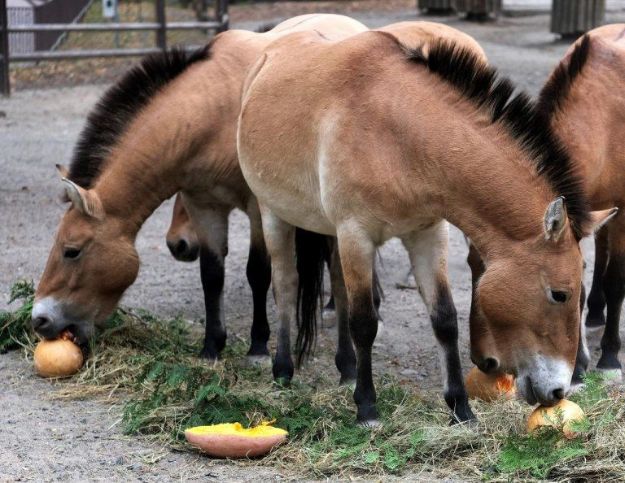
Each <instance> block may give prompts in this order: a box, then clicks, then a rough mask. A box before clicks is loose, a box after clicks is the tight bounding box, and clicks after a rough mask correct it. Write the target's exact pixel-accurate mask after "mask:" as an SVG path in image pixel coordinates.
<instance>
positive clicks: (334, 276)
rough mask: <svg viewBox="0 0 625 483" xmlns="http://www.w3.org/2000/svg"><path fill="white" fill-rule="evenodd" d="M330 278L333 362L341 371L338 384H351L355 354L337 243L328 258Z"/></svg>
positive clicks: (354, 367)
mask: <svg viewBox="0 0 625 483" xmlns="http://www.w3.org/2000/svg"><path fill="white" fill-rule="evenodd" d="M329 266H330V279H331V282H332V297H333V300H334V303H335V311H336V319H337V328H338V344H337V349H336V355H335V356H334V362H335V364H336V368H337V369H338V370H339V372H340V373H341V380H340V382H339V384H352V383H353V382H355V381H356V354H355V353H354V347H353V346H352V338H351V335H350V333H349V318H348V317H349V314H348V306H347V292H346V290H345V282H344V280H343V270H342V268H341V258H340V256H339V250H338V244H337V243H334V246H333V247H332V251H331V260H330V264H329Z"/></svg>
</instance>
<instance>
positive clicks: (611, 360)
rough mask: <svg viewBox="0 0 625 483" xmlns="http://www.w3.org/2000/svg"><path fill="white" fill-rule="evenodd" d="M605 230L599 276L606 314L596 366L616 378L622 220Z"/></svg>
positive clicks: (624, 282) (624, 244) (624, 264)
mask: <svg viewBox="0 0 625 483" xmlns="http://www.w3.org/2000/svg"><path fill="white" fill-rule="evenodd" d="M619 221H621V220H619ZM615 222H616V220H615ZM608 233H609V235H608V236H609V246H610V259H609V261H608V268H607V269H606V272H605V276H604V277H603V291H604V293H605V298H606V303H607V312H606V313H607V317H606V323H605V331H604V332H603V337H602V338H601V357H600V358H599V362H597V369H598V370H599V371H602V372H604V373H607V375H609V376H610V377H615V378H616V379H618V380H619V381H620V379H621V377H622V371H621V363H620V361H619V358H618V353H619V350H620V348H621V337H620V334H619V322H620V318H621V308H622V305H623V299H624V298H625V223H623V222H620V223H619V224H618V225H617V224H612V225H610V229H609V232H608Z"/></svg>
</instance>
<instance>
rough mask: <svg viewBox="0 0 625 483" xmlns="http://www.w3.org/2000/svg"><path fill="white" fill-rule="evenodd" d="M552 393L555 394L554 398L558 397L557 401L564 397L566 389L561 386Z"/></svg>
mask: <svg viewBox="0 0 625 483" xmlns="http://www.w3.org/2000/svg"><path fill="white" fill-rule="evenodd" d="M552 394H553V398H554V399H556V400H557V401H559V400H561V399H564V389H562V388H561V387H560V388H558V389H554V391H553V393H552Z"/></svg>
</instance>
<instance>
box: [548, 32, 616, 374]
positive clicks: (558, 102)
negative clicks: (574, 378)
mask: <svg viewBox="0 0 625 483" xmlns="http://www.w3.org/2000/svg"><path fill="white" fill-rule="evenodd" d="M624 76H625V24H614V25H606V26H603V27H599V28H597V29H595V30H592V31H590V32H589V33H588V34H587V35H585V36H584V37H582V38H581V39H579V40H578V41H577V42H576V43H575V44H574V45H573V46H571V48H570V49H569V51H568V52H567V54H566V55H565V57H564V59H563V60H562V61H561V62H560V64H559V65H558V66H557V67H556V68H555V70H554V71H553V72H552V74H551V76H550V77H549V79H548V80H547V83H546V84H545V86H544V87H543V89H542V91H541V93H540V97H539V105H540V106H541V108H542V110H543V111H544V112H545V114H546V115H547V116H549V118H550V119H551V126H552V129H553V131H554V132H555V133H556V135H557V136H558V137H559V138H560V140H561V141H562V143H563V144H564V145H565V146H566V147H567V150H568V151H569V153H570V156H571V160H572V161H573V164H574V166H575V168H576V170H577V171H578V173H579V175H580V177H581V179H582V181H583V183H584V189H585V190H586V192H587V193H588V200H589V202H590V205H591V207H592V208H593V209H604V208H607V207H610V206H616V207H619V208H622V207H625V136H623V133H622V131H623V126H624V125H625V91H624V90H623V89H622V86H623V78H624ZM623 298H625V219H624V218H623V216H622V215H621V216H617V217H616V218H615V219H614V220H613V221H612V222H610V224H608V225H606V226H604V227H603V228H602V229H601V230H600V231H598V233H597V236H596V249H595V272H594V275H593V284H592V289H591V291H590V295H589V296H588V317H587V319H586V325H587V326H588V327H597V326H599V327H600V326H602V325H604V324H605V331H604V333H603V337H602V339H601V357H600V359H599V361H598V363H597V369H598V370H599V371H602V372H607V373H610V376H613V377H614V376H616V377H617V379H618V380H620V379H621V376H622V367H621V363H620V361H619V359H618V353H619V349H620V347H621V339H620V335H619V321H620V316H621V308H622V304H623ZM606 305H607V316H606V317H605V318H604V315H603V310H604V308H605V307H606Z"/></svg>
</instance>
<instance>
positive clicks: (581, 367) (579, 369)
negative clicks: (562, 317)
mask: <svg viewBox="0 0 625 483" xmlns="http://www.w3.org/2000/svg"><path fill="white" fill-rule="evenodd" d="M602 291H603V289H602ZM585 303H586V287H585V286H584V282H582V283H581V290H580V297H579V317H580V318H579V320H580V324H579V344H577V355H576V356H575V368H574V369H573V377H572V378H571V390H572V391H576V390H578V389H580V388H581V387H582V385H583V384H584V375H585V374H586V370H587V369H588V364H589V363H590V352H589V351H588V346H587V345H586V328H585V327H584V324H583V322H581V320H582V314H583V313H584V305H585Z"/></svg>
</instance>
